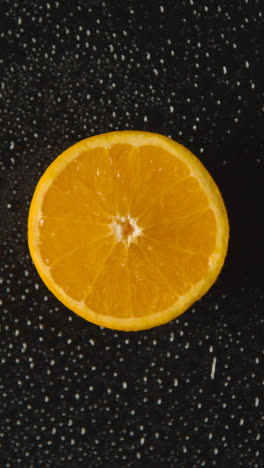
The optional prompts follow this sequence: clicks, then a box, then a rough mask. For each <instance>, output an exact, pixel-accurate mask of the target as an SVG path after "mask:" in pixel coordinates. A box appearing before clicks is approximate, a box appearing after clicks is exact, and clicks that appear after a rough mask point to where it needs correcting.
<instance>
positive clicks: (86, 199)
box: [28, 131, 229, 331]
mask: <svg viewBox="0 0 264 468" xmlns="http://www.w3.org/2000/svg"><path fill="white" fill-rule="evenodd" d="M228 232H229V227H228V218H227V213H226V209H225V205H224V202H223V199H222V197H221V195H220V192H219V190H218V188H217V186H216V184H215V182H214V181H213V179H212V178H211V176H210V175H209V173H208V172H207V170H206V169H205V168H204V166H203V165H202V164H201V162H200V161H199V160H198V159H197V158H196V157H195V156H194V155H193V154H192V153H190V151H188V150H187V149H186V148H184V147H183V146H181V145H180V144H178V143H176V142H175V141H173V140H171V139H169V138H166V137H164V136H161V135H157V134H154V133H147V132H137V131H120V132H113V133H106V134H103V135H98V136H94V137H91V138H88V139H86V140H83V141H81V142H79V143H77V144H76V145H74V146H72V147H71V148H69V149H68V150H66V151H65V152H64V153H62V154H61V155H60V156H59V157H58V158H57V159H56V160H55V161H54V162H53V163H52V164H51V165H50V166H49V167H48V169H47V170H46V172H45V173H44V175H43V176H42V177H41V179H40V181H39V183H38V185H37V188H36V190H35V193H34V196H33V199H32V203H31V207H30V212H29V220H28V240H29V248H30V253H31V256H32V259H33V261H34V263H35V265H36V268H37V270H38V272H39V274H40V276H41V278H42V279H43V281H44V283H45V284H46V285H47V287H48V288H49V289H50V290H51V291H52V292H53V294H54V295H55V296H56V297H57V298H58V299H59V300H60V301H61V302H62V303H63V304H65V305H66V306H67V307H68V308H69V309H71V310H73V311H74V312H76V313H77V314H79V315H80V316H82V317H84V318H85V319H86V320H89V321H90V322H93V323H95V324H98V325H101V326H104V327H109V328H112V329H117V330H126V331H128V330H142V329H147V328H151V327H154V326H157V325H161V324H163V323H166V322H168V321H169V320H172V319H174V318H175V317H177V316H178V315H180V314H182V313H183V312H184V311H185V310H186V309H187V308H188V307H189V306H190V305H191V304H192V303H193V302H194V301H196V300H197V299H198V298H200V297H201V296H202V295H203V294H205V292H206V291H207V290H208V289H209V288H210V286H211V285H212V284H213V283H214V281H215V280H216V278H217V276H218V274H219V272H220V270H221V268H222V265H223V262H224V259H225V256H226V252H227V245H228Z"/></svg>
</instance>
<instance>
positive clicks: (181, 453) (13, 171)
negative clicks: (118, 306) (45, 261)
mask: <svg viewBox="0 0 264 468" xmlns="http://www.w3.org/2000/svg"><path fill="white" fill-rule="evenodd" d="M0 31H1V32H0V66H1V89H0V97H1V106H0V119H1V120H0V125H1V138H0V149H1V160H0V171H1V172H0V201H1V211H0V214H1V250H0V258H1V275H0V283H1V284H0V287H1V301H0V307H1V334H0V337H1V356H0V362H1V368H0V373H1V377H0V378H1V381H0V412H1V418H0V426H1V427H0V444H1V447H0V453H1V455H0V466H1V468H3V467H6V468H9V467H16V466H18V467H19V466H21V467H23V468H31V467H32V468H33V467H34V468H35V467H45V468H49V467H51V468H53V467H67V468H68V467H69V468H75V467H76V468H77V467H84V468H86V467H88V468H90V467H106V468H108V467H113V468H119V467H147V468H154V467H158V468H163V467H164V468H165V467H175V468H189V467H191V468H197V467H203V466H204V467H206V468H212V467H223V468H229V467H232V468H233V467H235V468H236V467H245V468H249V467H255V468H263V466H264V454H263V435H264V431H263V428H264V411H263V399H264V396H263V393H264V392H263V390H264V372H263V361H264V327H263V324H264V298H263V295H264V292H263V283H264V281H263V279H264V274H263V263H264V253H263V234H264V230H263V194H264V193H263V181H264V178H263V161H264V154H263V152H264V138H263V134H264V132H263V114H264V100H263V86H262V84H263V74H262V67H263V54H264V39H263V37H264V35H263V9H262V8H261V2H258V1H251V0H248V1H246V0H245V1H234V0H233V1H229V0H224V1H222V2H215V1H212V0H208V1H206V2H204V1H200V2H198V1H195V0H193V1H192V0H183V1H177V2H176V0H166V1H160V2H156V1H152V2H143V1H142V2H137V1H134V2H132V1H126V2H123V1H116V0H114V1H110V0H105V1H104V2H100V1H95V0H93V1H92V0H89V1H87V2H85V1H80V0H77V1H74V0H71V1H69V0H64V1H62V0H58V1H50V3H46V2H40V1H35V2H34V6H33V2H32V1H31V0H30V1H29V0H23V1H22V0H16V1H15V0H14V1H13V0H12V1H11V0H10V1H7V0H2V1H1V17H0ZM115 129H118V130H122V129H137V130H148V131H155V132H158V133H162V134H164V135H168V136H171V137H172V138H173V139H175V140H177V141H179V142H181V143H183V144H184V145H185V146H187V147H188V148H189V149H190V150H192V151H193V152H194V154H196V155H197V156H198V157H199V158H200V159H201V161H202V162H203V163H204V164H205V166H206V167H207V169H208V170H209V171H210V172H211V174H212V175H213V177H214V179H215V180H216V182H217V184H218V185H219V187H220V190H221V191H222V194H223V197H224V199H225V202H226V206H227V210H228V213H229V219H230V228H231V237H230V244H229V253H228V257H227V260H226V263H225V266H224V269H223V271H222V273H221V276H220V278H219V280H218V281H217V283H216V284H215V285H214V286H213V287H212V289H211V290H210V291H209V293H208V294H207V295H206V296H205V297H204V298H203V299H202V300H201V301H199V302H198V303H196V304H195V306H194V307H192V308H191V309H190V310H189V311H187V312H186V313H185V314H184V315H183V316H182V317H180V318H179V319H177V320H174V321H172V322H171V323H169V324H167V325H164V326H161V327H158V328H155V329H152V330H149V331H146V332H137V333H121V332H115V331H111V330H108V329H102V328H100V327H97V326H95V325H92V324H90V323H88V322H85V321H84V320H83V319H81V318H79V317H78V316H76V315H74V314H73V313H72V312H70V311H69V310H67V309H66V308H65V307H64V306H62V305H61V304H60V303H59V302H58V301H57V300H56V299H55V298H54V297H53V296H52V295H51V294H50V293H49V291H48V290H47V289H46V287H45V286H44V284H43V283H42V281H41V280H40V278H39V276H38V274H37V272H36V270H35V268H34V266H33V264H32V262H31V259H30V256H29V252H28V247H27V232H26V230H27V216H28V208H29V203H30V200H31V197H32V195H33V192H34V188H35V186H36V183H37V181H38V179H39V177H40V176H41V174H42V173H43V172H44V170H45V169H46V168H47V166H48V165H49V164H50V163H51V161H52V160H53V159H54V158H55V157H56V156H57V155H58V154H60V153H61V152H62V151H63V150H64V149H66V148H67V147H69V146H70V145H72V144H74V143H75V142H77V141H78V140H81V139H83V138H86V137H88V136H90V135H94V134H99V133H103V132H107V131H112V130H115ZM215 359H216V361H215ZM213 361H214V362H215V373H214V372H213V370H212V364H213Z"/></svg>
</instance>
